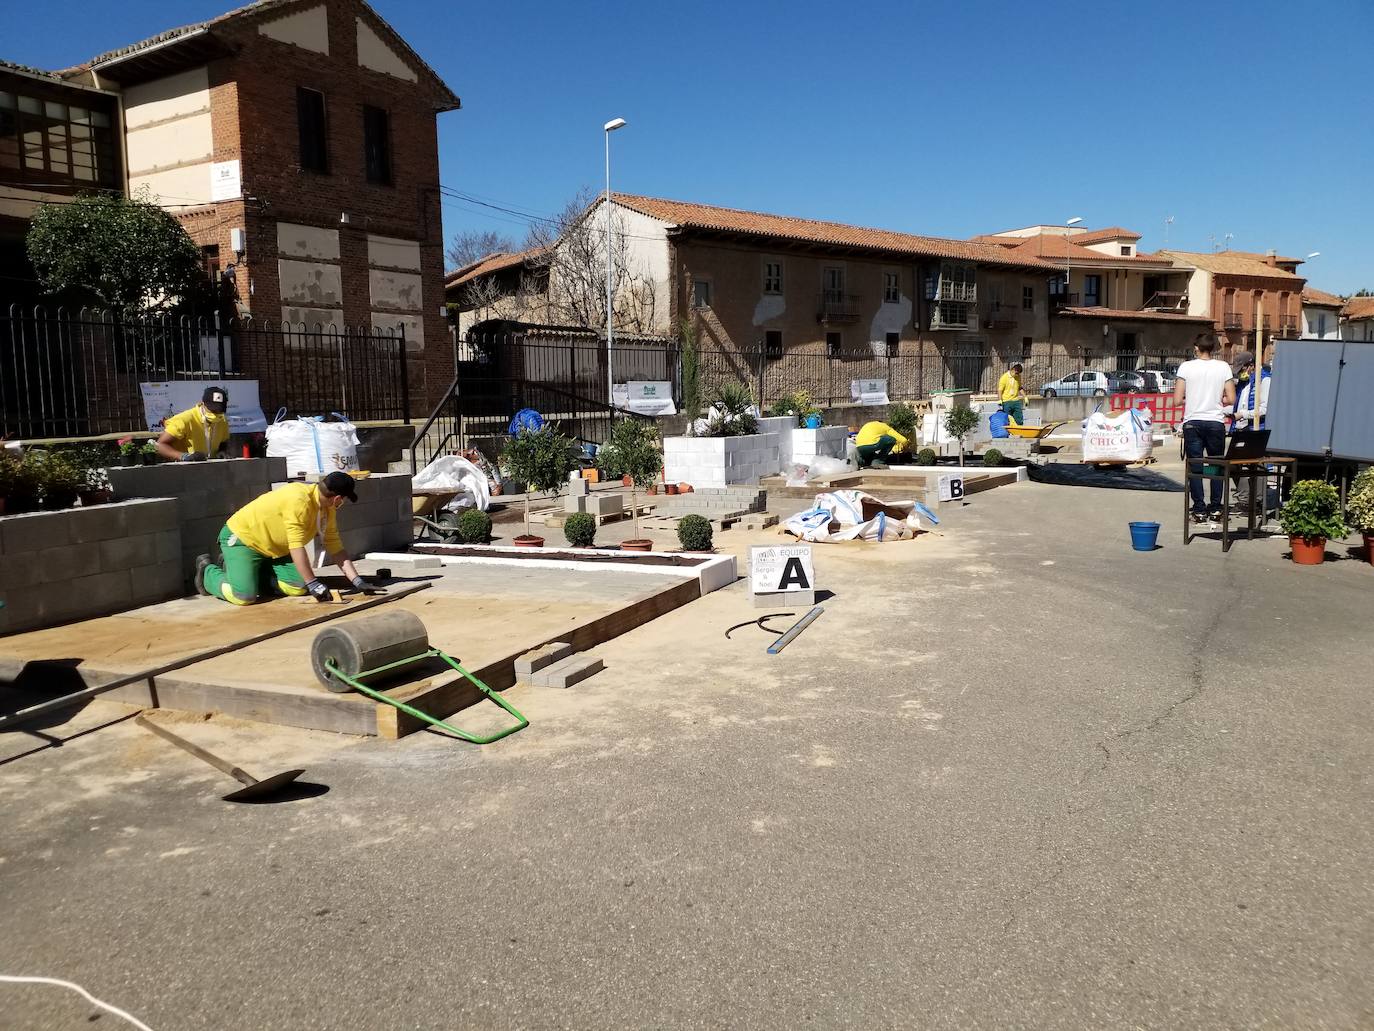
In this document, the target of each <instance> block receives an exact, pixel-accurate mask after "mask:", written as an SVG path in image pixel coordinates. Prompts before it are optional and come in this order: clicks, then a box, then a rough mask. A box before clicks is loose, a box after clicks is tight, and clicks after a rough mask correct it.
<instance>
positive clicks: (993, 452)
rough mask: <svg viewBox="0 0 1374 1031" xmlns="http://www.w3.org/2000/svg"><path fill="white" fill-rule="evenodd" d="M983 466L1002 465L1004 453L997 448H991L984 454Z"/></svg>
mask: <svg viewBox="0 0 1374 1031" xmlns="http://www.w3.org/2000/svg"><path fill="white" fill-rule="evenodd" d="M983 464H984V465H1001V464H1002V452H1000V451H998V450H997V449H996V448H995V447H990V448H988V449H987V450H986V451H984V452H983Z"/></svg>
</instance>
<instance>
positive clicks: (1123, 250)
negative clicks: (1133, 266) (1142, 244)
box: [1121, 245, 1131, 258]
mask: <svg viewBox="0 0 1374 1031" xmlns="http://www.w3.org/2000/svg"><path fill="white" fill-rule="evenodd" d="M1121 256H1122V257H1123V258H1129V257H1130V256H1131V248H1130V246H1129V245H1125V246H1123V247H1122V248H1121Z"/></svg>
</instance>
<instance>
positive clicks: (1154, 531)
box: [1129, 523, 1159, 551]
mask: <svg viewBox="0 0 1374 1031" xmlns="http://www.w3.org/2000/svg"><path fill="white" fill-rule="evenodd" d="M1129 525H1130V527H1131V547H1132V548H1134V549H1135V550H1136V551H1154V550H1155V544H1156V543H1158V541H1159V524H1158V523H1131V524H1129Z"/></svg>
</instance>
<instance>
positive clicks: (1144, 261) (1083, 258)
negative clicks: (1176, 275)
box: [1012, 233, 1169, 268]
mask: <svg viewBox="0 0 1374 1031" xmlns="http://www.w3.org/2000/svg"><path fill="white" fill-rule="evenodd" d="M1014 239H1015V243H1016V246H1015V247H1014V248H1012V250H1013V251H1014V252H1015V253H1017V254H1030V255H1034V256H1035V257H1038V258H1044V259H1045V260H1046V261H1049V262H1052V263H1054V264H1056V265H1063V264H1064V262H1065V260H1066V259H1067V260H1068V261H1070V262H1072V263H1073V264H1075V265H1077V264H1083V265H1094V264H1100V265H1145V266H1149V267H1151V268H1163V267H1167V266H1168V265H1169V261H1168V259H1167V258H1161V257H1159V256H1158V255H1146V254H1137V255H1132V256H1131V257H1129V258H1127V257H1123V256H1121V255H1113V254H1103V253H1102V252H1101V251H1090V250H1088V248H1086V247H1080V246H1079V245H1078V237H1076V236H1074V237H1068V236H1059V235H1058V234H1055V233H1041V234H1040V235H1038V236H1021V237H1015V238H1014Z"/></svg>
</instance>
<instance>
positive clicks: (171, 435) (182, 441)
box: [153, 387, 229, 462]
mask: <svg viewBox="0 0 1374 1031" xmlns="http://www.w3.org/2000/svg"><path fill="white" fill-rule="evenodd" d="M228 408H229V395H228V394H227V393H225V390H224V388H223V387H206V388H205V393H204V394H203V395H202V396H201V399H200V404H198V405H196V406H195V407H194V408H188V409H186V411H184V412H178V413H177V414H176V415H171V416H168V417H167V419H166V420H165V421H164V422H163V424H162V436H160V437H158V438H157V442H156V443H155V444H154V445H153V446H154V447H155V448H157V453H158V454H160V455H161V456H162V457H163V458H165V459H167V461H169V462H203V461H205V460H206V459H207V458H223V457H224V452H225V451H227V450H228V447H229V418H228V416H226V415H225V414H224V413H225V412H226V411H227V410H228Z"/></svg>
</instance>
